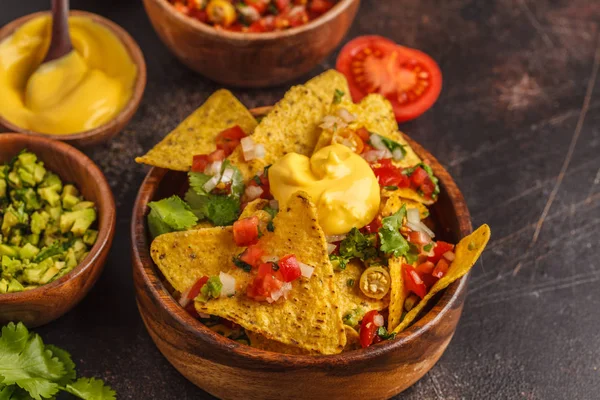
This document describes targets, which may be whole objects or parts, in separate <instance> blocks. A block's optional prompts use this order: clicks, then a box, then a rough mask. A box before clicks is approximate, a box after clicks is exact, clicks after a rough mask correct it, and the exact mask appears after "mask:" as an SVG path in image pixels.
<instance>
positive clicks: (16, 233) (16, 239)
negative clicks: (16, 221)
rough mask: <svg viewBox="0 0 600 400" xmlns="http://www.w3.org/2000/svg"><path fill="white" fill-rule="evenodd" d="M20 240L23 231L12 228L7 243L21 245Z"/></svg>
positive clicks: (21, 240)
mask: <svg viewBox="0 0 600 400" xmlns="http://www.w3.org/2000/svg"><path fill="white" fill-rule="evenodd" d="M22 242H23V232H22V231H21V229H13V230H12V235H11V236H10V239H9V240H8V243H10V244H12V245H13V246H21V244H22Z"/></svg>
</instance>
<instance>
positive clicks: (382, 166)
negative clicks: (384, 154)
mask: <svg viewBox="0 0 600 400" xmlns="http://www.w3.org/2000/svg"><path fill="white" fill-rule="evenodd" d="M375 165H376V166H373V172H374V173H375V176H376V177H377V181H378V182H379V185H380V186H397V187H399V188H405V187H409V186H410V181H409V180H408V177H407V176H406V175H404V174H403V173H402V169H401V168H398V167H396V166H394V165H393V164H392V161H391V160H390V159H384V160H380V161H379V163H378V164H375Z"/></svg>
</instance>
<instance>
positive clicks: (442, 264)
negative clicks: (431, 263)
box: [431, 258, 450, 279]
mask: <svg viewBox="0 0 600 400" xmlns="http://www.w3.org/2000/svg"><path fill="white" fill-rule="evenodd" d="M449 267H450V264H448V261H446V259H445V258H442V259H441V260H440V261H438V263H437V265H436V266H435V269H434V270H433V272H432V273H431V275H432V276H433V277H434V278H437V279H440V278H442V277H443V276H444V275H446V272H448V268H449Z"/></svg>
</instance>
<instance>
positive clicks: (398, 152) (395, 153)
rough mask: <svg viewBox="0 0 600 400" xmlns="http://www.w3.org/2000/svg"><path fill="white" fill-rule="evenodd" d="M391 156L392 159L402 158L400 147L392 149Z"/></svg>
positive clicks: (398, 159)
mask: <svg viewBox="0 0 600 400" xmlns="http://www.w3.org/2000/svg"><path fill="white" fill-rule="evenodd" d="M392 158H393V159H394V161H400V160H402V159H403V158H404V153H403V152H402V149H400V148H397V149H395V150H394V151H392Z"/></svg>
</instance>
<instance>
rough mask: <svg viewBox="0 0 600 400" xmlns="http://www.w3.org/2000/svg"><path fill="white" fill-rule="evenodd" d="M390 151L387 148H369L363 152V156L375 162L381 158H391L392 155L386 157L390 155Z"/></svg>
mask: <svg viewBox="0 0 600 400" xmlns="http://www.w3.org/2000/svg"><path fill="white" fill-rule="evenodd" d="M389 152H390V151H389V150H388V149H385V150H369V151H367V152H365V153H363V154H361V157H362V158H364V159H365V160H367V161H368V162H371V163H373V162H375V161H378V160H381V159H383V158H390V157H386V156H387V155H388V153H389Z"/></svg>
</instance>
